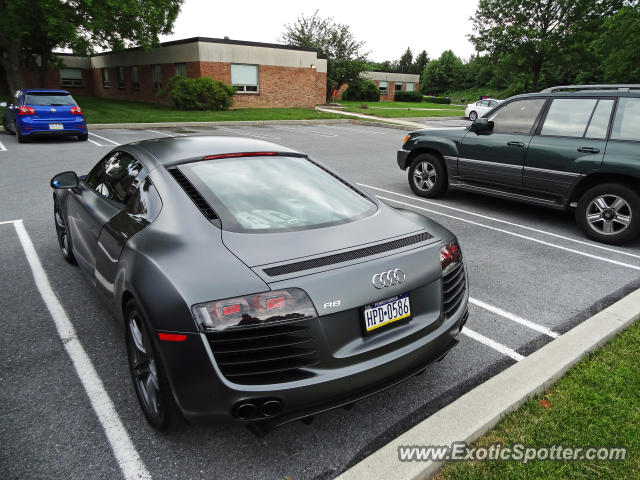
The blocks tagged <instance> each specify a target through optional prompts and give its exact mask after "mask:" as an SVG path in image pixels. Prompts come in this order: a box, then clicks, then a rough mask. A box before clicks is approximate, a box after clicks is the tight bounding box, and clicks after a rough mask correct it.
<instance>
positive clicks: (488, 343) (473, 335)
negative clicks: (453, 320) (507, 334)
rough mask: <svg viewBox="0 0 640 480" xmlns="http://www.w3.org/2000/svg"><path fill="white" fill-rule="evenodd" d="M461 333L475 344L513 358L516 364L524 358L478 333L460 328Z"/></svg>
mask: <svg viewBox="0 0 640 480" xmlns="http://www.w3.org/2000/svg"><path fill="white" fill-rule="evenodd" d="M461 333H463V334H464V335H466V336H467V337H469V338H472V339H474V340H475V341H477V342H480V343H482V344H483V345H486V346H487V347H489V348H493V349H494V350H495V351H497V352H500V353H502V354H503V355H506V356H507V357H511V358H513V359H514V360H515V361H516V362H519V361H520V360H522V359H523V358H524V357H523V356H522V355H520V354H519V353H518V352H516V351H515V350H513V349H512V348H509V347H507V346H506V345H503V344H501V343H498V342H496V341H495V340H491V339H490V338H488V337H485V336H484V335H481V334H479V333H478V332H475V331H473V330H471V329H469V328H467V327H462V332H461Z"/></svg>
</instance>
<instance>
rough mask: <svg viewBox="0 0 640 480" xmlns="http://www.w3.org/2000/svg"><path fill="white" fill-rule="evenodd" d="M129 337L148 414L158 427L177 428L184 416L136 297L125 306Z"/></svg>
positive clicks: (137, 383)
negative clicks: (179, 408)
mask: <svg viewBox="0 0 640 480" xmlns="http://www.w3.org/2000/svg"><path fill="white" fill-rule="evenodd" d="M125 338H126V342H127V357H128V360H129V370H130V372H131V378H132V380H133V385H134V388H135V391H136V395H137V397H138V401H139V403H140V407H141V408H142V412H143V413H144V416H145V417H146V419H147V421H148V422H149V424H150V425H151V426H152V427H153V428H155V429H156V430H172V429H174V428H175V427H177V426H178V425H179V424H180V423H182V417H181V415H180V413H179V411H178V407H177V405H176V403H175V400H174V399H173V394H172V392H171V387H170V385H169V381H168V380H167V376H166V373H165V370H164V367H163V365H162V360H161V359H160V356H159V355H158V351H157V349H156V347H155V345H154V343H153V339H152V338H151V329H150V328H149V324H148V322H147V321H146V319H145V317H144V315H143V313H142V311H141V310H140V308H139V307H138V305H137V304H136V302H135V300H133V299H131V300H129V301H128V302H127V304H126V307H125Z"/></svg>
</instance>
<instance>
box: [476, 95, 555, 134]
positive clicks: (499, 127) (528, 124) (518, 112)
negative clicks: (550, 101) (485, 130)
mask: <svg viewBox="0 0 640 480" xmlns="http://www.w3.org/2000/svg"><path fill="white" fill-rule="evenodd" d="M545 100H546V99H544V98H532V99H523V100H515V101H513V102H509V103H508V104H506V105H504V106H503V107H501V108H500V109H498V110H497V111H495V112H494V113H493V115H491V117H489V120H490V121H492V122H493V133H513V134H520V135H528V134H529V133H530V132H531V128H532V127H533V124H534V123H535V121H536V118H538V114H539V113H540V110H541V109H542V106H543V105H544V102H545Z"/></svg>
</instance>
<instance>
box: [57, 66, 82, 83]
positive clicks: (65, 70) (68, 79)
mask: <svg viewBox="0 0 640 480" xmlns="http://www.w3.org/2000/svg"><path fill="white" fill-rule="evenodd" d="M71 71H73V72H76V73H77V72H79V73H80V78H77V75H76V76H70V77H66V78H65V75H64V74H65V73H70V72H71ZM60 83H61V84H62V86H63V87H84V79H83V78H82V69H81V68H66V67H64V68H61V69H60Z"/></svg>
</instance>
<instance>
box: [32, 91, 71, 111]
mask: <svg viewBox="0 0 640 480" xmlns="http://www.w3.org/2000/svg"><path fill="white" fill-rule="evenodd" d="M24 104H25V105H30V106H32V107H42V106H47V107H64V106H67V105H76V101H75V100H74V99H73V97H72V96H71V95H69V94H68V93H46V92H42V93H38V92H34V93H27V94H26V95H25V97H24Z"/></svg>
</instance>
